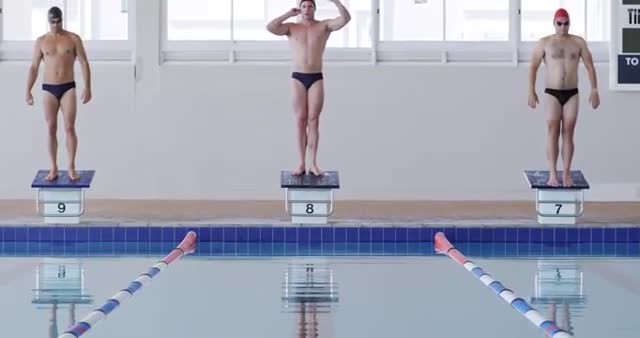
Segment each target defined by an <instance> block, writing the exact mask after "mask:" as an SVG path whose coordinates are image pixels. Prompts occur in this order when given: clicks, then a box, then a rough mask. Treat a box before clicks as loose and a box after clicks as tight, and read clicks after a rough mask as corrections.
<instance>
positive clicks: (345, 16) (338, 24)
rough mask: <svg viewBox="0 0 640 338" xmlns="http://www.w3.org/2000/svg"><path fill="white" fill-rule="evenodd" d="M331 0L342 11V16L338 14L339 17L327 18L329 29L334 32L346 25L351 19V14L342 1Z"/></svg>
mask: <svg viewBox="0 0 640 338" xmlns="http://www.w3.org/2000/svg"><path fill="white" fill-rule="evenodd" d="M329 1H331V2H333V3H334V4H335V5H336V7H338V12H339V13H340V16H338V17H337V18H335V19H331V20H327V29H328V30H329V31H330V32H334V31H337V30H339V29H341V28H342V27H344V26H346V25H347V23H349V21H351V14H350V13H349V11H348V10H347V8H346V7H344V5H343V4H342V3H341V2H340V0H329Z"/></svg>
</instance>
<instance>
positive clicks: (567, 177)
mask: <svg viewBox="0 0 640 338" xmlns="http://www.w3.org/2000/svg"><path fill="white" fill-rule="evenodd" d="M562 183H563V185H564V186H565V187H572V186H573V178H571V174H563V175H562Z"/></svg>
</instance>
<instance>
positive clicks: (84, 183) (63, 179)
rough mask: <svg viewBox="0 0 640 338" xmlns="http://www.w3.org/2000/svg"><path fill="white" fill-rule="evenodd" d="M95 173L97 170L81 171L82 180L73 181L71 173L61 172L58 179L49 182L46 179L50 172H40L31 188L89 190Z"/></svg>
mask: <svg viewBox="0 0 640 338" xmlns="http://www.w3.org/2000/svg"><path fill="white" fill-rule="evenodd" d="M95 173H96V171H95V170H79V171H78V176H80V178H79V179H78V180H76V181H72V180H71V178H69V173H68V172H67V171H66V170H61V171H59V172H58V178H56V179H55V180H53V181H51V182H49V181H47V180H45V177H47V175H48V174H49V170H38V173H37V174H36V177H35V178H34V179H33V182H32V183H31V187H32V188H50V189H65V188H89V187H90V186H91V181H93V176H94V175H95Z"/></svg>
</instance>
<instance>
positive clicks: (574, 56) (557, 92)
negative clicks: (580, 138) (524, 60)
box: [529, 8, 600, 187]
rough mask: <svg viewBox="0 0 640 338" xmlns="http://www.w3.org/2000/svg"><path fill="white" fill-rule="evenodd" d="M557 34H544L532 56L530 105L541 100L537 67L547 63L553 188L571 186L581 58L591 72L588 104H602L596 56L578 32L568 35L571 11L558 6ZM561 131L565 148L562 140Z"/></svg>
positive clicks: (533, 105)
mask: <svg viewBox="0 0 640 338" xmlns="http://www.w3.org/2000/svg"><path fill="white" fill-rule="evenodd" d="M553 25H554V27H555V29H556V33H555V34H553V35H549V36H545V37H543V38H542V39H540V41H538V43H537V45H536V47H535V48H534V50H533V55H532V57H531V67H530V70H529V106H530V107H531V108H536V105H537V104H538V103H539V101H538V95H537V94H536V78H537V74H538V68H539V67H540V64H541V63H542V62H543V61H544V64H545V90H544V95H543V97H542V100H543V102H544V105H545V107H546V109H545V110H546V121H547V128H548V135H547V160H548V164H549V181H548V182H547V184H548V185H550V186H553V187H558V186H564V187H571V186H572V185H573V180H572V178H571V174H570V171H571V162H572V160H573V152H574V143H573V135H574V130H575V126H576V121H577V119H578V106H579V97H580V96H579V94H578V83H579V81H578V65H579V63H580V59H582V62H583V63H584V66H585V68H586V69H587V73H588V75H589V82H590V84H591V92H590V94H589V103H590V104H591V107H592V108H593V109H597V108H598V106H599V105H600V96H599V95H598V80H597V76H596V70H595V67H594V65H593V57H592V56H591V52H590V51H589V48H588V47H587V43H586V41H585V40H584V39H583V38H582V37H580V36H577V35H572V34H569V26H570V25H571V22H570V19H569V12H567V10H566V9H564V8H560V9H558V10H557V11H556V12H555V14H554V16H553ZM560 134H562V150H561V151H560V145H559V139H560ZM560 152H561V153H562V163H563V171H562V180H560V179H559V177H558V171H557V169H556V166H557V162H558V155H559V153H560Z"/></svg>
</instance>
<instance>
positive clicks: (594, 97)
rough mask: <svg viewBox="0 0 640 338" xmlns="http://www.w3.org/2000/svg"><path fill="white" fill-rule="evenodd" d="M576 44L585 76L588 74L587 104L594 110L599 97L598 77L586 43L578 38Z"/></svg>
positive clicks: (598, 102)
mask: <svg viewBox="0 0 640 338" xmlns="http://www.w3.org/2000/svg"><path fill="white" fill-rule="evenodd" d="M578 43H579V44H580V55H581V56H582V62H584V66H585V68H586V69H587V74H589V82H590V83H591V95H589V103H591V106H592V107H593V109H596V108H598V106H599V105H600V95H599V94H598V76H597V75H596V67H595V66H594V64H593V55H592V54H591V51H590V50H589V47H588V46H587V42H586V41H585V40H584V39H583V38H579V39H578Z"/></svg>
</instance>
